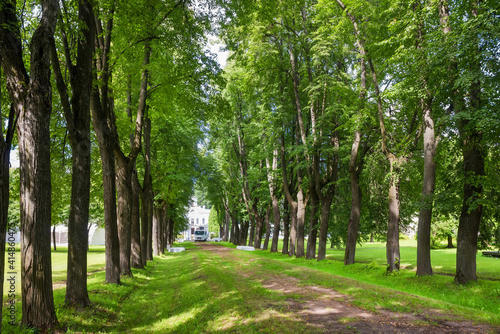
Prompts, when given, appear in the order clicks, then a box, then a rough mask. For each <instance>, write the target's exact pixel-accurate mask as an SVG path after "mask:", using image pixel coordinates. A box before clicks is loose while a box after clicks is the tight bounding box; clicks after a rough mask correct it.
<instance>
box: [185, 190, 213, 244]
mask: <svg viewBox="0 0 500 334" xmlns="http://www.w3.org/2000/svg"><path fill="white" fill-rule="evenodd" d="M209 215H210V209H206V208H205V207H204V206H198V201H197V199H196V198H193V200H192V202H191V205H190V206H189V212H188V221H189V228H188V229H187V230H185V231H184V232H183V233H182V234H183V236H184V240H194V232H195V231H199V230H203V231H208V216H209Z"/></svg>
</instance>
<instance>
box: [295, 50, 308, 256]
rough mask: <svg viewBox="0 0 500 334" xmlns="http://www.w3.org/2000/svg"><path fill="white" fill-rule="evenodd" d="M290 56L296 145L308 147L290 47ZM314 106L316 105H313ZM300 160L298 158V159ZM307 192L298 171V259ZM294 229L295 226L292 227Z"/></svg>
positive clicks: (301, 251) (302, 252)
mask: <svg viewBox="0 0 500 334" xmlns="http://www.w3.org/2000/svg"><path fill="white" fill-rule="evenodd" d="M289 54H290V63H291V65H292V81H293V91H294V96H295V106H296V109H297V132H298V135H297V139H296V145H297V146H298V145H299V138H300V140H301V141H302V145H304V146H305V147H306V145H307V140H306V130H305V125H304V120H303V117H302V106H301V103H300V93H299V75H298V71H297V66H296V59H295V55H294V54H293V50H292V48H291V47H290V48H289ZM312 105H314V103H312ZM297 158H298V157H297ZM305 160H307V161H308V162H310V158H309V155H308V154H307V153H306V154H305ZM307 190H308V189H306V190H304V189H303V175H302V171H301V170H300V169H297V202H296V203H297V207H296V208H297V210H296V212H297V217H296V225H295V228H296V237H297V244H296V248H297V249H296V250H295V256H296V257H303V256H304V235H305V231H304V229H305V218H306V208H307V201H308V199H309V196H308V194H307ZM292 222H293V216H292ZM292 229H293V226H292Z"/></svg>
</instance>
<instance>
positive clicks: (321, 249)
mask: <svg viewBox="0 0 500 334" xmlns="http://www.w3.org/2000/svg"><path fill="white" fill-rule="evenodd" d="M332 200H333V192H332V193H329V194H328V195H326V196H324V197H323V199H322V200H321V217H320V219H321V226H320V230H319V243H318V261H321V260H324V259H325V257H326V243H327V241H328V225H329V224H328V223H329V220H330V207H331V205H332Z"/></svg>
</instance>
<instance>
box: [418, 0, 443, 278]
mask: <svg viewBox="0 0 500 334" xmlns="http://www.w3.org/2000/svg"><path fill="white" fill-rule="evenodd" d="M415 9H416V10H422V8H418V7H416V8H415ZM416 44H417V49H418V50H422V49H423V44H424V27H423V23H419V27H418V35H417V41H416ZM422 60H423V61H424V62H425V60H426V58H425V56H424V58H423V59H422ZM427 81H428V80H427V76H426V75H423V78H422V89H423V90H424V94H425V96H423V97H421V98H420V108H421V109H422V122H423V124H422V128H423V140H424V180H423V185H422V199H421V207H420V213H419V217H418V230H417V276H427V275H432V265H431V223H432V208H433V201H434V199H433V197H434V188H435V185H436V161H434V159H435V158H436V150H437V145H438V139H437V138H436V135H435V131H434V119H433V116H432V96H431V93H430V91H429V88H428V85H427Z"/></svg>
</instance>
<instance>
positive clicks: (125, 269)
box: [116, 159, 132, 276]
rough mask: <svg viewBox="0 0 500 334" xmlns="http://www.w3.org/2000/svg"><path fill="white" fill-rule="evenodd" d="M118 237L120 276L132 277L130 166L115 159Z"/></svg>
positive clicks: (126, 162) (127, 162)
mask: <svg viewBox="0 0 500 334" xmlns="http://www.w3.org/2000/svg"><path fill="white" fill-rule="evenodd" d="M116 162H117V165H118V166H117V178H116V179H117V183H118V184H117V194H118V237H119V240H120V274H121V275H126V276H132V269H131V267H130V253H131V249H130V248H131V231H132V229H131V228H132V165H131V164H130V163H129V161H120V160H119V159H117V161H116Z"/></svg>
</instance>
